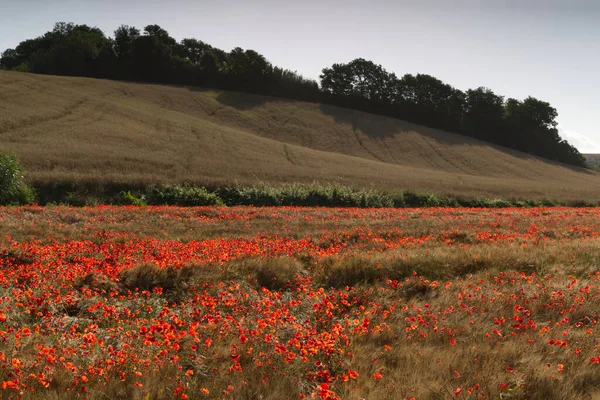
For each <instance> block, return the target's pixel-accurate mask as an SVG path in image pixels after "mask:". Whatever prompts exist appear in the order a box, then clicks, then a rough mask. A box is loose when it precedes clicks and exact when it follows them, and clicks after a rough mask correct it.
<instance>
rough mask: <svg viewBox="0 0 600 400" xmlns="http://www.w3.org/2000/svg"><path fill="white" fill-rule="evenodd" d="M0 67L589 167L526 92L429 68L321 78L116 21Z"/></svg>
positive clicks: (57, 38)
mask: <svg viewBox="0 0 600 400" xmlns="http://www.w3.org/2000/svg"><path fill="white" fill-rule="evenodd" d="M0 68H3V69H8V70H17V71H24V72H33V73H39V74H53V75H68V76H85V77H95V78H107V79H119V80H131V81H144V82H153V83H167V84H180V85H193V86H202V87H207V88H215V89H225V90H236V91H242V92H250V93H257V94H264V95H271V96H278V97H285V98H291V99H297V100H304V101H311V102H320V103H326V104H332V105H337V106H342V107H347V108H353V109H358V110H362V111H366V112H371V113H374V114H379V115H384V116H389V117H393V118H398V119H403V120H406V121H410V122H414V123H417V124H421V125H425V126H429V127H432V128H438V129H443V130H446V131H449V132H454V133H459V134H462V135H466V136H470V137H474V138H477V139H481V140H485V141H487V142H491V143H495V144H499V145H502V146H506V147H510V148H513V149H517V150H521V151H524V152H527V153H530V154H534V155H538V156H541V157H545V158H547V159H551V160H555V161H561V162H564V163H567V164H571V165H576V166H583V167H585V166H587V163H586V161H585V158H584V157H583V156H582V155H581V154H580V153H579V151H577V149H576V148H575V147H573V146H572V145H570V144H569V143H568V142H567V141H566V140H563V139H561V138H560V136H559V134H558V129H557V122H556V118H557V115H558V114H557V111H556V109H555V108H554V107H552V106H551V105H550V104H549V103H548V102H545V101H542V100H538V99H536V98H533V97H527V98H526V99H525V100H517V99H512V98H508V99H505V98H504V97H503V96H500V95H498V94H496V93H494V92H493V91H492V90H491V89H489V88H485V87H479V88H477V89H470V90H467V91H461V90H458V89H456V88H454V87H452V86H451V85H448V84H446V83H444V82H442V81H441V80H439V79H437V78H435V77H433V76H431V75H426V74H416V75H412V74H406V75H404V76H402V77H400V78H399V77H398V76H396V74H395V73H393V72H388V71H386V70H385V69H384V68H383V67H382V66H381V65H377V64H375V63H374V62H372V61H368V60H365V59H362V58H358V59H355V60H353V61H351V62H348V63H345V64H334V65H332V66H331V67H329V68H324V69H323V71H322V74H321V76H320V85H319V83H317V82H316V81H314V80H311V79H306V78H304V77H302V76H301V75H299V74H298V73H296V72H294V71H290V70H287V69H283V68H279V67H277V66H274V65H272V64H271V63H270V62H269V61H267V59H266V58H265V57H264V56H263V55H261V54H259V53H257V52H256V51H254V50H244V49H242V48H239V47H236V48H234V49H233V50H231V51H230V52H226V51H223V50H221V49H218V48H215V47H213V46H211V45H209V44H207V43H204V42H202V41H200V40H197V39H193V38H186V39H183V40H181V41H179V42H178V41H177V40H175V39H174V38H173V37H171V36H170V35H169V33H168V32H167V31H166V30H164V29H163V28H161V27H160V26H158V25H148V26H146V27H145V28H144V30H143V31H140V30H139V29H137V28H135V27H130V26H127V25H122V26H120V27H119V28H118V29H117V30H116V31H115V32H114V37H108V36H106V35H105V34H104V33H103V32H102V31H101V30H100V29H98V28H95V27H89V26H87V25H75V24H72V23H63V22H61V23H57V24H56V25H55V26H54V29H53V30H52V31H49V32H47V33H45V34H44V35H42V36H40V37H37V38H34V39H28V40H25V41H23V42H21V43H19V45H18V46H17V47H16V48H14V49H7V50H6V51H4V52H3V53H2V56H1V57H0Z"/></svg>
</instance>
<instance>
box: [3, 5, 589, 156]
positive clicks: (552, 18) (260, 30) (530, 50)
mask: <svg viewBox="0 0 600 400" xmlns="http://www.w3.org/2000/svg"><path fill="white" fill-rule="evenodd" d="M58 21H65V22H75V23H79V24H88V25H92V26H97V27H99V28H101V29H102V30H103V31H104V32H105V33H106V34H109V35H112V32H113V31H114V30H115V29H116V28H117V27H118V26H119V25H121V24H127V25H133V26H136V27H138V28H140V29H142V28H143V27H144V26H145V25H148V24H158V25H160V26H162V27H163V28H165V29H166V30H167V31H169V33H170V34H171V36H173V37H175V38H176V39H182V38H184V37H195V38H197V39H200V40H203V41H205V42H207V43H210V44H212V45H213V46H216V47H220V48H222V49H224V50H230V49H232V48H233V47H236V46H240V47H243V48H251V49H254V50H256V51H258V52H259V53H261V54H263V55H265V56H266V57H267V59H268V60H269V61H271V62H272V63H274V64H276V65H278V66H282V67H285V68H289V69H292V70H296V71H298V72H299V73H301V74H303V75H305V76H307V77H311V78H318V76H319V73H320V71H321V69H322V68H324V67H326V66H330V65H331V64H333V63H334V62H346V61H350V60H352V59H354V58H356V57H363V58H367V59H371V60H373V61H375V62H376V63H378V64H381V65H383V66H384V67H385V68H386V69H387V70H388V71H394V72H396V74H397V75H403V74H405V73H427V74H431V75H434V76H436V77H438V78H440V79H442V80H443V81H445V82H447V83H449V84H451V85H453V86H455V87H457V88H459V89H462V90H466V89H468V88H475V87H478V86H487V87H490V88H491V89H493V90H494V91H495V92H496V93H498V94H502V95H505V96H507V97H515V98H518V99H522V98H524V97H526V96H528V95H532V96H534V97H537V98H540V99H542V100H545V101H548V102H550V103H551V104H552V105H553V106H554V107H556V108H557V109H558V112H559V118H558V120H559V123H560V127H561V134H562V135H563V136H564V137H565V138H567V139H568V140H569V141H570V142H571V143H572V144H574V145H575V146H577V147H578V148H579V150H580V151H582V152H600V115H599V113H598V110H600V96H599V95H598V91H600V73H598V72H597V71H598V65H599V61H600V51H599V50H600V1H596V0H572V1H570V0H564V1H561V0H505V1H486V0H480V1H476V0H462V1H451V0H422V1H418V0H413V1H405V0H396V1H391V0H388V1H386V0H368V1H366V0H363V1H355V0H346V1H342V0H338V1H327V0H321V1H318V0H300V1H298V0H295V1H287V0H260V1H252V0H228V1H219V0H212V1H206V0H169V1H167V0H162V1H158V0H118V1H117V0H103V1H95V0H52V1H51V0H0V51H3V50H5V49H6V48H9V47H14V46H16V45H17V44H18V43H19V42H20V41H21V40H24V39H26V38H31V37H35V36H38V35H41V34H43V33H44V32H46V31H48V30H50V29H52V26H53V25H54V23H55V22H58Z"/></svg>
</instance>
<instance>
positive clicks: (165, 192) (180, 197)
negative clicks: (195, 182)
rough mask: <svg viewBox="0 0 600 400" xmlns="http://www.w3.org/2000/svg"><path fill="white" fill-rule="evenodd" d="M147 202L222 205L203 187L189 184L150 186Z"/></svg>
mask: <svg viewBox="0 0 600 400" xmlns="http://www.w3.org/2000/svg"><path fill="white" fill-rule="evenodd" d="M146 198H147V199H148V204H153V205H176V206H222V205H223V201H222V200H221V198H220V197H219V196H218V195H217V194H215V193H210V192H209V191H207V190H206V189H205V188H203V187H195V186H189V185H163V186H155V187H152V188H150V190H149V191H148V194H147V196H146Z"/></svg>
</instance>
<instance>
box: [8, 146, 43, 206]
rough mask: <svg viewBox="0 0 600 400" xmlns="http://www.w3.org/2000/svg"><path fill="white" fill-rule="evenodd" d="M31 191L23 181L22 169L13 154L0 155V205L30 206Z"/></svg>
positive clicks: (32, 201) (33, 196)
mask: <svg viewBox="0 0 600 400" xmlns="http://www.w3.org/2000/svg"><path fill="white" fill-rule="evenodd" d="M34 202H35V194H34V192H33V189H31V187H29V185H27V184H26V183H25V181H24V179H23V168H22V167H21V165H20V164H19V162H18V161H17V157H16V156H15V155H14V154H9V155H6V154H2V153H0V205H19V204H31V203H34Z"/></svg>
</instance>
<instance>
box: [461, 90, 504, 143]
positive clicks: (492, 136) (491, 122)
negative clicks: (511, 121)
mask: <svg viewBox="0 0 600 400" xmlns="http://www.w3.org/2000/svg"><path fill="white" fill-rule="evenodd" d="M503 130H504V98H503V97H502V96H499V95H497V94H495V93H494V92H493V91H492V90H491V89H488V88H485V87H479V88H477V89H469V90H467V92H466V97H465V112H464V117H463V123H462V131H463V132H464V133H465V134H467V135H469V136H472V137H476V138H478V139H482V140H487V141H490V142H496V143H503V142H504V140H505V138H504V137H502V132H503Z"/></svg>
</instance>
